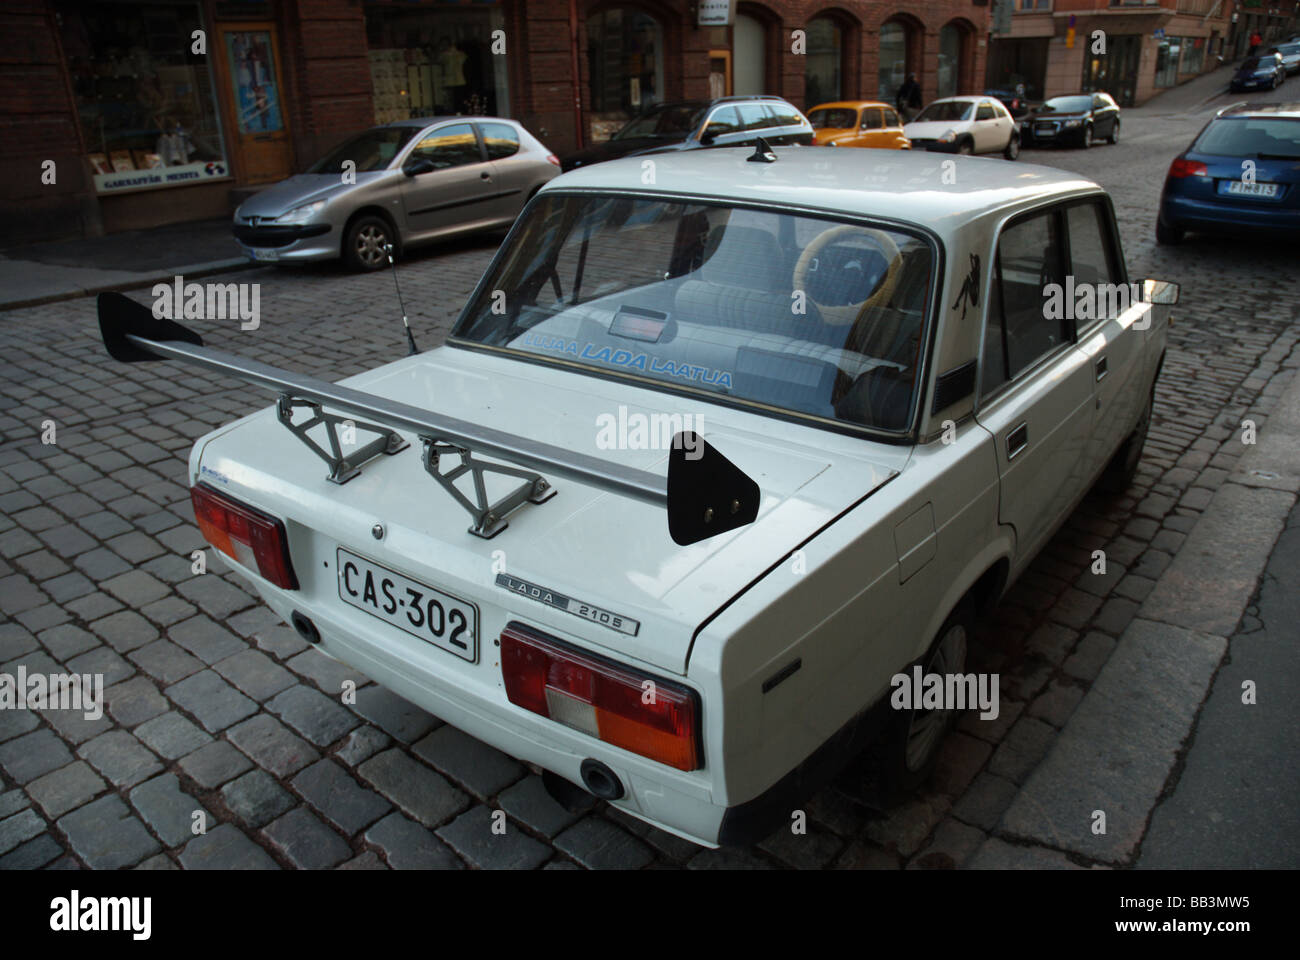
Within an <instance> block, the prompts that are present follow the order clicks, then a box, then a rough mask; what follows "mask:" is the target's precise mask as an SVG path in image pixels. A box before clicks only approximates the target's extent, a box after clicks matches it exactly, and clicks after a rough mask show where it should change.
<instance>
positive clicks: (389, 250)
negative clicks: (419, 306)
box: [384, 243, 420, 357]
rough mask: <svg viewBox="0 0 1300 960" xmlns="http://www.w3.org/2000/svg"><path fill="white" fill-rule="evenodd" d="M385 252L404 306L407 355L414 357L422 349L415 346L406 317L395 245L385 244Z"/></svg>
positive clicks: (399, 304) (399, 303) (399, 299)
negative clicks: (395, 261)
mask: <svg viewBox="0 0 1300 960" xmlns="http://www.w3.org/2000/svg"><path fill="white" fill-rule="evenodd" d="M384 252H385V253H386V254H388V265H389V266H390V267H392V268H393V286H394V288H396V290H397V305H398V306H399V307H401V308H402V326H403V327H404V328H406V346H407V351H406V355H407V356H408V357H413V356H415V355H416V354H417V353H419V352H420V351H419V350H417V349H416V348H415V337H413V336H411V323H410V321H409V320H407V319H406V304H405V303H404V302H403V301H402V287H401V285H400V284H399V283H398V282H397V264H396V263H394V262H393V245H392V244H391V243H386V244H384Z"/></svg>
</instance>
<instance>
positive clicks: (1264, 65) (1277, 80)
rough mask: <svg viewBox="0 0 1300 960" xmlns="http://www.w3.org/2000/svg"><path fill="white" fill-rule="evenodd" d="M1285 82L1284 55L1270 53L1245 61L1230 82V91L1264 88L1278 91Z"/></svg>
mask: <svg viewBox="0 0 1300 960" xmlns="http://www.w3.org/2000/svg"><path fill="white" fill-rule="evenodd" d="M1284 80H1286V67H1285V66H1284V65H1283V63H1282V54H1280V53H1270V54H1266V55H1260V56H1257V57H1247V58H1246V59H1245V60H1243V61H1242V62H1241V66H1240V67H1238V68H1237V72H1236V73H1234V74H1233V75H1232V79H1231V80H1230V81H1229V82H1228V89H1229V90H1231V91H1232V92H1233V93H1239V92H1241V91H1242V90H1262V89H1264V88H1268V89H1269V90H1276V89H1277V88H1278V87H1280V86H1282V83H1283V81H1284Z"/></svg>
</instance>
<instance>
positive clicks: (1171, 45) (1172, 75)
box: [1156, 37, 1182, 87]
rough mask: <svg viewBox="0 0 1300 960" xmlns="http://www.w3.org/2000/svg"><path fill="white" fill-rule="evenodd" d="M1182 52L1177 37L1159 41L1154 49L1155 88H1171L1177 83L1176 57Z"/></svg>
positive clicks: (1180, 43) (1180, 42)
mask: <svg viewBox="0 0 1300 960" xmlns="http://www.w3.org/2000/svg"><path fill="white" fill-rule="evenodd" d="M1181 51H1182V41H1181V40H1180V39H1179V38H1178V37H1168V38H1166V39H1164V40H1161V41H1160V45H1159V46H1158V47H1157V48H1156V86H1157V87H1172V86H1173V85H1174V84H1175V83H1177V82H1178V57H1179V54H1180V53H1181Z"/></svg>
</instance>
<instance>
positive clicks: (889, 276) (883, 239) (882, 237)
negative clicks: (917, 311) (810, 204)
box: [791, 223, 903, 326]
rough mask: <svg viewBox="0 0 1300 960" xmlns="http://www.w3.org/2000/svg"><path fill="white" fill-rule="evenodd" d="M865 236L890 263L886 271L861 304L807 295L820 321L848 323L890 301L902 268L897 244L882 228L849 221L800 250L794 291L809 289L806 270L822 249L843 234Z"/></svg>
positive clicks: (795, 267) (845, 324)
mask: <svg viewBox="0 0 1300 960" xmlns="http://www.w3.org/2000/svg"><path fill="white" fill-rule="evenodd" d="M863 235H866V236H867V237H868V238H870V240H871V241H872V242H873V243H874V244H875V245H876V248H877V249H878V250H879V252H880V254H881V255H882V256H883V257H884V258H885V260H886V261H887V262H888V263H889V267H888V268H887V269H886V271H885V276H884V279H882V280H881V281H880V283H879V284H877V286H876V289H875V292H873V293H872V294H871V295H870V296H868V297H867V298H866V299H865V300H863V301H862V302H861V303H846V304H839V305H831V306H828V305H825V304H821V303H817V301H816V300H813V298H812V296H811V295H809V296H808V299H809V300H813V303H814V304H816V306H817V309H818V311H819V312H820V313H821V317H822V320H823V321H825V322H826V323H828V324H832V325H834V326H848V325H849V324H851V323H854V322H855V321H856V320H857V319H858V318H859V317H860V316H861V315H862V313H863V311H865V310H866V309H867V308H868V307H877V306H882V305H884V304H886V303H888V302H889V298H890V297H891V296H892V295H893V293H894V288H895V287H896V286H898V280H899V275H900V274H901V273H902V269H903V258H902V256H901V255H900V254H899V252H898V244H896V243H894V240H893V238H892V237H890V235H889V234H887V233H885V232H884V231H883V230H873V229H872V228H870V227H857V226H853V225H851V224H847V223H846V224H841V225H839V226H835V227H831V228H830V229H828V230H824V231H822V232H821V233H820V234H819V235H818V236H817V237H816V238H815V239H814V240H813V241H812V242H811V243H810V244H808V246H806V247H804V250H803V253H802V254H800V255H799V261H798V262H797V263H796V264H795V265H794V276H793V278H792V280H791V282H792V283H793V285H794V289H795V290H804V291H807V289H808V273H809V271H810V270H811V268H812V263H813V261H814V260H816V259H817V258H818V256H820V254H821V253H822V251H823V250H825V249H826V248H827V247H829V246H830V245H831V244H832V243H834V242H835V241H837V240H840V239H842V238H844V237H850V236H854V237H858V236H863Z"/></svg>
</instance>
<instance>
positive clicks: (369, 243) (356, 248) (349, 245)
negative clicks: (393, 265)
mask: <svg viewBox="0 0 1300 960" xmlns="http://www.w3.org/2000/svg"><path fill="white" fill-rule="evenodd" d="M390 243H391V244H392V245H393V247H394V253H396V247H397V238H396V237H395V236H394V234H393V228H392V225H391V224H389V222H388V221H387V220H385V219H384V218H383V217H381V216H377V215H375V214H367V215H366V216H363V217H357V219H356V220H354V221H352V225H351V226H350V227H348V232H347V236H346V237H344V239H343V258H344V259H345V260H346V261H347V263H348V266H350V267H351V268H352V269H353V270H378V269H379V268H380V267H382V266H383V265H384V264H386V263H387V262H388V251H387V249H386V248H387V246H388V244H390Z"/></svg>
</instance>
